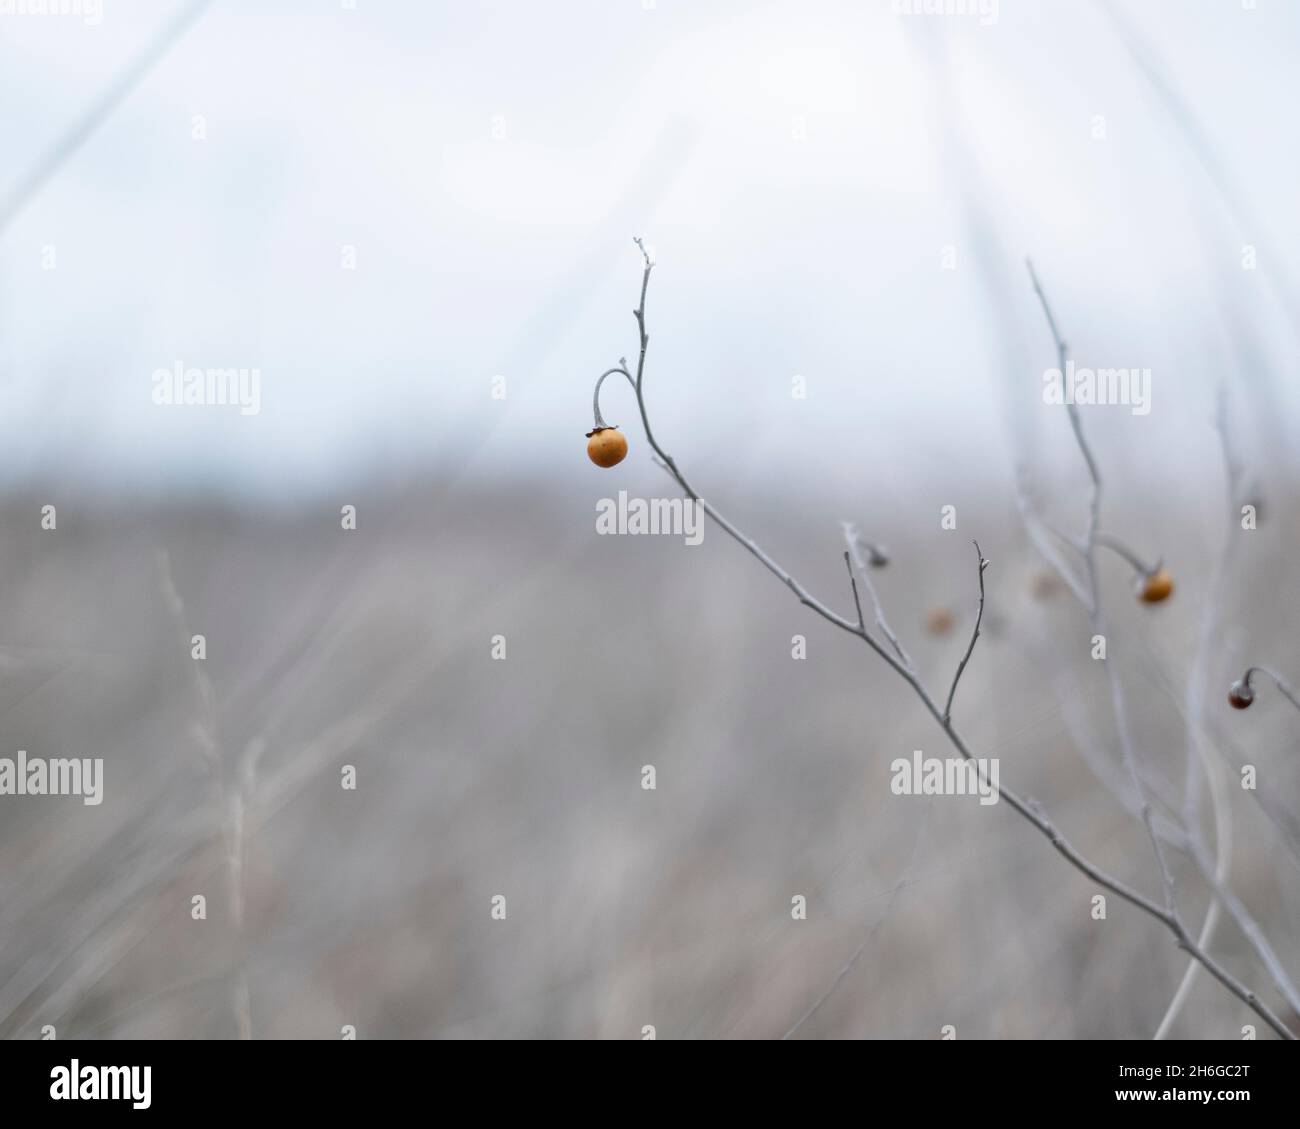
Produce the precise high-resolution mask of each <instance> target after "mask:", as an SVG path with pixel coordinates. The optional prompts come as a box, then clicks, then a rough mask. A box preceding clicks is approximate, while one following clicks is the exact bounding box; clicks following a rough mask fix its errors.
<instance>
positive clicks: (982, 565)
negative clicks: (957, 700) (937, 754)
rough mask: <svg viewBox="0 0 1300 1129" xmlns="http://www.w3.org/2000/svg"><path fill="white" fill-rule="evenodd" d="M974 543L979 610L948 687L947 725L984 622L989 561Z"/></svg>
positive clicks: (945, 716)
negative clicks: (977, 568) (977, 573)
mask: <svg viewBox="0 0 1300 1129" xmlns="http://www.w3.org/2000/svg"><path fill="white" fill-rule="evenodd" d="M973 544H974V545H975V559H976V560H977V561H979V582H980V603H979V610H978V611H976V613H975V630H974V631H972V632H971V637H970V643H969V644H967V647H966V653H965V654H964V655H962V657H961V662H959V663H958V664H957V673H956V674H954V675H953V676H952V686H951V687H949V689H948V701H947V702H946V703H945V704H944V707H943V723H944V724H945V725H947V724H949V722H950V721H951V720H952V699H953V696H954V695H955V694H956V693H957V683H958V682H960V681H961V676H962V672H963V671H964V670H965V669H966V664H967V663H968V662H970V657H971V655H972V653H974V650H975V643H976V642H977V641H978V639H979V637H980V624H982V623H983V622H984V570H985V569H986V568H988V567H989V562H988V561H987V560H985V559H984V554H983V553H981V552H980V543H979V542H978V541H975V542H973Z"/></svg>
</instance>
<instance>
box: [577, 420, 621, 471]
mask: <svg viewBox="0 0 1300 1129" xmlns="http://www.w3.org/2000/svg"><path fill="white" fill-rule="evenodd" d="M587 455H588V457H589V458H590V459H591V461H592V462H593V463H595V464H596V465H597V466H603V467H612V466H618V464H619V463H621V462H622V461H623V459H624V458H625V457H626V456H627V439H626V438H625V437H624V435H623V433H622V432H621V431H619V429H618V428H617V427H602V428H600V430H598V431H593V432H592V433H591V438H589V439H588V440H587Z"/></svg>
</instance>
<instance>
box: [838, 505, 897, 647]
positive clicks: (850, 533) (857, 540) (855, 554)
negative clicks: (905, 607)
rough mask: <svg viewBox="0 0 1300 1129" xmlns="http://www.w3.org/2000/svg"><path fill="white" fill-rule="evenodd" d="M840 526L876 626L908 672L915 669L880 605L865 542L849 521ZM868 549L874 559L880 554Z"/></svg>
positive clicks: (877, 551) (878, 551)
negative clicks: (873, 611)
mask: <svg viewBox="0 0 1300 1129" xmlns="http://www.w3.org/2000/svg"><path fill="white" fill-rule="evenodd" d="M840 525H841V527H842V528H843V530H844V541H845V544H847V545H848V547H849V551H848V555H849V556H850V558H851V559H852V562H853V563H852V565H851V566H850V569H849V571H850V574H851V573H852V572H853V570H854V569H857V572H858V575H859V576H861V577H862V584H863V587H865V588H866V590H867V595H869V596H870V597H871V606H872V607H873V608H875V617H876V626H877V627H878V628H879V629H880V633H881V634H882V635H883V636H884V637H885V638H886V639H888V640H889V645H890V646H891V647H893V648H894V653H895V654H896V655H897V656H898V657H899V659H900V660H901V661H902V663H903V665H904V666H905V667H907V669H908V670H913V669H915V668H914V667H913V665H912V659H911V656H909V655H908V653H907V651H906V650H905V649H904V647H903V644H902V643H900V642H899V641H898V636H897V635H896V634H895V633H894V629H893V628H892V627H890V626H889V621H888V620H887V619H886V618H885V609H884V607H883V606H882V605H881V603H880V596H879V595H878V594H877V592H876V586H875V584H873V583H872V582H871V573H870V572H868V571H867V563H866V561H864V560H863V559H862V552H861V545H862V543H863V542H862V539H861V537H860V536H859V535H858V531H857V529H856V528H855V527H854V525H853V523H852V522H848V521H844V522H841V523H840ZM867 547H868V550H869V551H870V552H871V553H872V554H873V558H874V556H875V555H876V554H879V553H880V549H879V547H878V546H875V545H868V546H867ZM856 587H857V586H856V585H854V588H855V590H856Z"/></svg>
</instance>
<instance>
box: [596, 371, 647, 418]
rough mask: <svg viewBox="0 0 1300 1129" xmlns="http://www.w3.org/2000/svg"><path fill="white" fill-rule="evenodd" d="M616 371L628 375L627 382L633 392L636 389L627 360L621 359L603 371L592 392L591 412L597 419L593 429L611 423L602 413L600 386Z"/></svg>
mask: <svg viewBox="0 0 1300 1129" xmlns="http://www.w3.org/2000/svg"><path fill="white" fill-rule="evenodd" d="M616 372H621V373H622V374H623V375H624V376H626V377H627V382H628V383H629V384H630V385H632V391H633V392H635V391H636V382H635V381H634V380H633V379H632V374H631V373H630V372H628V371H627V362H626V361H620V363H619V364H618V365H616V366H615V367H614V368H607V369H606V370H605V371H604V372H602V373H601V374H600V376H598V377H597V378H596V390H595V391H594V392H593V393H592V394H591V412H592V415H593V416H595V419H596V423H595V426H594V427H593V428H592V431H600V430H602V429H603V428H606V427H609V424H607V423H606V422H605V419H604V417H603V416H602V415H601V414H600V386H601V385H602V384H604V383H605V377H607V376H613V375H614V373H616Z"/></svg>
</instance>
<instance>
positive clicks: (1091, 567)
mask: <svg viewBox="0 0 1300 1129" xmlns="http://www.w3.org/2000/svg"><path fill="white" fill-rule="evenodd" d="M1025 265H1026V266H1027V267H1028V268H1029V277H1030V279H1031V281H1032V282H1033V285H1034V292H1035V293H1036V294H1037V295H1038V301H1039V303H1040V305H1041V306H1042V308H1043V315H1044V316H1045V317H1046V319H1047V326H1048V329H1050V330H1051V333H1052V340H1053V342H1054V343H1055V345H1056V356H1057V363H1058V365H1059V368H1060V371H1061V379H1062V380H1064V379H1065V368H1066V361H1067V359H1068V358H1069V349H1068V347H1067V346H1066V344H1065V339H1064V338H1063V337H1062V336H1061V331H1060V329H1059V328H1058V327H1057V324H1056V318H1055V316H1054V315H1053V313H1052V307H1051V304H1050V303H1049V302H1048V300H1047V294H1046V293H1045V292H1044V290H1043V287H1042V285H1041V284H1040V283H1039V281H1038V275H1037V273H1036V272H1035V270H1034V264H1033V263H1032V262H1031V261H1030V260H1028V259H1026V260H1025ZM1066 410H1067V412H1068V413H1069V418H1070V427H1071V429H1072V430H1073V431H1074V438H1075V442H1076V443H1077V444H1078V447H1079V453H1080V454H1081V455H1082V456H1083V461H1084V463H1085V464H1086V465H1087V468H1088V477H1089V478H1090V479H1091V480H1092V496H1091V499H1090V501H1089V505H1088V529H1087V533H1086V534H1085V536H1084V538H1083V549H1082V551H1083V558H1084V572H1085V574H1086V576H1087V591H1088V603H1087V608H1088V618H1089V619H1090V621H1091V623H1092V631H1093V634H1094V635H1101V636H1105V634H1106V623H1105V618H1104V616H1103V614H1102V610H1101V584H1100V581H1099V580H1098V575H1097V538H1098V532H1099V529H1100V525H1101V495H1102V479H1101V471H1100V469H1099V468H1098V466H1097V460H1096V458H1095V457H1094V456H1093V453H1092V448H1091V447H1089V446H1088V441H1087V439H1086V438H1085V437H1084V434H1083V423H1082V421H1081V420H1080V418H1079V406H1078V405H1077V404H1076V403H1074V402H1073V400H1072V399H1070V398H1069V397H1066ZM1105 666H1106V678H1107V681H1108V682H1109V684H1110V697H1111V706H1112V708H1113V710H1114V712H1115V726H1116V729H1117V730H1118V732H1119V739H1120V748H1121V750H1122V752H1123V757H1124V766H1125V768H1127V770H1128V774H1129V777H1130V779H1131V780H1132V781H1133V788H1134V791H1135V793H1136V795H1137V798H1138V805H1139V810H1140V811H1141V815H1142V824H1143V826H1144V827H1145V828H1146V831H1147V838H1148V839H1150V841H1151V850H1152V852H1153V853H1154V855H1155V858H1156V866H1157V867H1158V869H1159V871H1160V881H1161V884H1162V886H1163V887H1164V893H1165V909H1166V910H1167V911H1168V913H1169V914H1170V915H1171V916H1172V917H1173V918H1174V919H1175V920H1177V917H1178V907H1177V898H1176V894H1175V888H1174V877H1173V873H1172V872H1171V871H1170V869H1169V863H1168V860H1167V859H1166V858H1165V850H1164V847H1163V845H1162V844H1161V842H1160V836H1159V835H1157V834H1156V829H1155V824H1154V822H1153V820H1152V817H1151V800H1150V798H1149V796H1148V795H1147V789H1146V785H1145V784H1144V783H1143V781H1142V775H1141V773H1140V772H1139V771H1138V765H1137V755H1136V753H1135V751H1134V749H1133V740H1132V734H1131V732H1130V730H1129V725H1128V715H1127V711H1126V708H1125V704H1124V690H1123V687H1122V686H1121V685H1120V681H1119V674H1118V672H1117V671H1116V669H1115V666H1114V664H1113V663H1111V662H1110V661H1109V660H1107V661H1106V664H1105Z"/></svg>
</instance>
